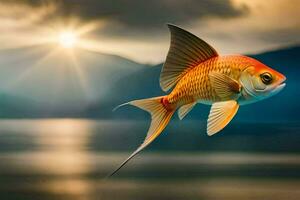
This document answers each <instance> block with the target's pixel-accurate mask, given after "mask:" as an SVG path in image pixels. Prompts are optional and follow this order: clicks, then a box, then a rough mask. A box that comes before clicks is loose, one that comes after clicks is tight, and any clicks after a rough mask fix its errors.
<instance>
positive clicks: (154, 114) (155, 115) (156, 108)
mask: <svg viewBox="0 0 300 200" xmlns="http://www.w3.org/2000/svg"><path fill="white" fill-rule="evenodd" d="M164 97H165V96H161V97H154V98H150V99H142V100H136V101H131V102H128V103H126V104H122V105H121V106H124V105H127V104H129V105H133V106H136V107H139V108H141V109H143V110H145V111H147V112H149V113H150V114H151V120H152V121H151V124H150V128H149V130H148V133H147V136H146V138H145V140H144V142H143V143H142V144H141V146H140V147H139V148H138V149H137V150H135V151H134V152H133V153H132V154H131V155H130V156H129V157H128V158H127V159H126V160H125V161H124V162H123V163H122V164H121V165H120V166H119V167H118V168H117V169H116V170H115V171H113V172H112V173H111V174H110V175H109V177H111V176H112V175H114V174H115V173H116V172H117V171H119V169H121V168H122V167H123V166H124V165H125V164H126V163H127V162H128V161H129V160H130V159H132V158H133V157H134V156H135V155H137V154H138V153H139V152H140V151H142V150H143V149H144V148H145V147H146V146H148V145H149V144H150V143H151V142H152V141H153V140H154V139H155V138H156V137H157V136H159V135H160V133H161V132H162V131H163V130H164V128H165V127H166V126H167V124H168V123H169V121H170V119H171V117H172V115H173V114H174V112H175V109H167V108H166V107H165V106H164V104H163V101H162V100H163V98H164ZM117 108H118V107H117Z"/></svg>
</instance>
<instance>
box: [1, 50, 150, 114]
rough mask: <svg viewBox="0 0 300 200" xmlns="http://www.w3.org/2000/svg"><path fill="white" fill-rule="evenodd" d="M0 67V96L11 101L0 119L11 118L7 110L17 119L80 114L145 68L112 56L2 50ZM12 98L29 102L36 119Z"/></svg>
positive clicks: (73, 52)
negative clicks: (128, 76)
mask: <svg viewBox="0 0 300 200" xmlns="http://www.w3.org/2000/svg"><path fill="white" fill-rule="evenodd" d="M0 66H1V74H0V94H2V95H4V96H6V97H7V98H6V99H8V98H9V97H11V98H12V99H11V102H10V105H8V102H9V101H8V102H5V103H4V104H5V105H6V106H5V107H6V109H5V110H6V112H4V111H3V112H2V117H5V116H6V115H5V113H7V116H11V115H12V112H10V111H13V109H11V110H10V109H8V108H9V107H10V108H14V107H18V108H20V109H18V110H15V115H16V116H30V115H34V116H38V113H46V115H47V113H48V115H49V116H71V115H72V116H73V115H78V113H80V112H82V111H84V110H85V109H86V108H87V107H88V106H89V105H90V104H93V103H94V102H101V100H102V99H105V95H106V93H107V92H108V90H109V89H110V86H111V85H114V84H115V82H117V81H118V80H119V79H120V78H121V77H122V76H124V75H125V76H126V75H128V74H131V73H134V72H136V71H137V70H140V69H142V68H144V67H145V65H143V64H139V63H136V62H134V61H131V60H129V59H126V58H123V57H120V56H116V55H109V54H103V53H96V52H89V51H86V50H80V49H76V50H74V51H70V50H68V51H67V50H63V49H59V48H57V47H54V46H32V47H24V48H19V49H6V50H0ZM15 99H26V100H29V99H31V100H32V102H34V103H33V105H34V108H33V109H32V110H34V111H36V114H35V112H33V111H32V112H30V111H28V112H27V111H26V109H21V107H22V103H16V102H17V101H15ZM29 101H30V100H29ZM4 104H3V105H4ZM0 105H2V102H1V99H0ZM24 106H25V105H24ZM31 107H32V105H31ZM36 107H37V108H38V109H36ZM25 113H26V114H25Z"/></svg>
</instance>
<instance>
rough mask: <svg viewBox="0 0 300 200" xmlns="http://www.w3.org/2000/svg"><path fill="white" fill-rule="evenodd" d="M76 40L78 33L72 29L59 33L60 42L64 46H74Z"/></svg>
mask: <svg viewBox="0 0 300 200" xmlns="http://www.w3.org/2000/svg"><path fill="white" fill-rule="evenodd" d="M76 41H77V37H76V34H75V33H73V32H71V31H68V32H67V31H66V32H62V33H60V34H59V38H58V42H59V44H60V45H61V46H62V47H64V48H73V47H74V46H75V44H76Z"/></svg>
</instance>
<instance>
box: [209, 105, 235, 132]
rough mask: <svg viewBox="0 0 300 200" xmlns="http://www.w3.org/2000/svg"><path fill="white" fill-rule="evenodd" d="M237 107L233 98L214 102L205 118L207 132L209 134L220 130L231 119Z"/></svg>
mask: <svg viewBox="0 0 300 200" xmlns="http://www.w3.org/2000/svg"><path fill="white" fill-rule="evenodd" d="M238 109H239V104H238V103H237V102H236V101H234V100H230V101H222V102H217V103H214V104H213V105H212V107H211V109H210V113H209V117H208V120H207V134H208V135H209V136H211V135H213V134H215V133H217V132H219V131H220V130H222V129H223V128H224V127H225V126H226V125H227V124H228V123H229V122H230V121H231V120H232V118H233V117H234V116H235V114H236V112H237V111H238Z"/></svg>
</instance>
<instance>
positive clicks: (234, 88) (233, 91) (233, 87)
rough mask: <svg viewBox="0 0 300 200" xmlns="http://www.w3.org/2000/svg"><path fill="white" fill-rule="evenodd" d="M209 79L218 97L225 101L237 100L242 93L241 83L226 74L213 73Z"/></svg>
mask: <svg viewBox="0 0 300 200" xmlns="http://www.w3.org/2000/svg"><path fill="white" fill-rule="evenodd" d="M209 79H210V83H211V84H212V87H213V88H214V89H215V91H216V93H217V95H218V96H219V97H221V98H222V99H224V100H230V99H235V98H236V97H237V96H238V94H239V93H240V91H241V85H240V84H239V82H237V81H236V80H234V79H232V78H231V77H229V76H227V75H225V74H222V73H219V72H211V73H210V74H209Z"/></svg>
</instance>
